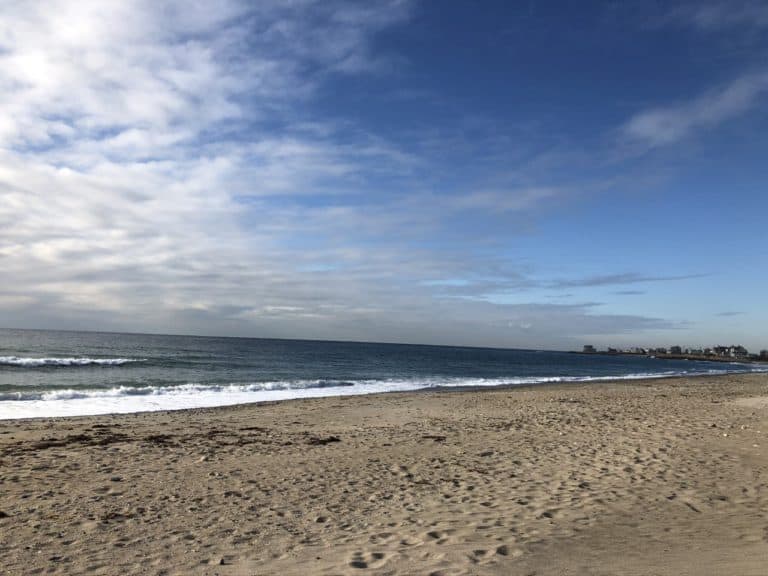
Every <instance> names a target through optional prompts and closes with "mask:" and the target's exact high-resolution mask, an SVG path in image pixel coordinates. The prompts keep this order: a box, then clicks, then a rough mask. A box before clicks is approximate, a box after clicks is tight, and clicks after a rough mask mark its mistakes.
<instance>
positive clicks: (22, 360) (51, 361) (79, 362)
mask: <svg viewBox="0 0 768 576" xmlns="http://www.w3.org/2000/svg"><path fill="white" fill-rule="evenodd" d="M143 361H144V360H142V359H139V358H31V357H24V356H0V366H16V367H21V368H43V367H48V366H52V367H55V366H122V365H123V364H129V363H131V362H143Z"/></svg>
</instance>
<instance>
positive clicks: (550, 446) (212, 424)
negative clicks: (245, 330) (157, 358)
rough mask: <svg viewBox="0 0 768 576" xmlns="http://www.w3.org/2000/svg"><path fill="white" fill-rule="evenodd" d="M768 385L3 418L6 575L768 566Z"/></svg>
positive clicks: (729, 382) (685, 384) (752, 571)
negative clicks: (15, 419)
mask: <svg viewBox="0 0 768 576" xmlns="http://www.w3.org/2000/svg"><path fill="white" fill-rule="evenodd" d="M766 397H768V376H766V375H748V376H727V377H712V378H696V379H674V380H649V381H636V382H623V383H621V382H616V383H607V384H606V383H600V384H588V385H581V384H580V385H573V384H572V385H562V386H548V387H527V388H516V389H497V390H485V391H462V392H434V393H412V394H381V395H376V396H362V397H346V398H323V399H311V400H298V401H289V402H283V403H276V404H261V405H248V406H239V407H231V408H217V409H207V410H195V411H182V412H169V413H151V414H136V415H121V416H98V417H87V418H71V419H50V420H27V421H16V422H10V421H6V422H0V572H2V573H3V574H12V575H15V574H121V575H122V574H158V575H159V574H207V575H214V574H219V575H222V576H225V575H256V574H279V575H281V576H288V575H293V574H296V575H298V574H302V575H303V574H342V575H343V574H425V575H426V574H432V575H441V574H442V575H452V574H504V575H507V574H512V575H515V574H520V575H532V574H536V575H547V574H573V575H608V574H626V575H630V574H632V575H635V574H636V575H643V576H646V575H654V574H659V575H663V574H670V575H671V574H675V575H680V574H691V575H694V574H695V575H707V574H712V575H715V574H716V575H721V574H738V575H741V576H748V575H760V576H764V575H765V574H767V573H768V438H766V437H767V436H768V401H766Z"/></svg>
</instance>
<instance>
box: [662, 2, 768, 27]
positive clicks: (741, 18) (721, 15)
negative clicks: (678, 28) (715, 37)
mask: <svg viewBox="0 0 768 576" xmlns="http://www.w3.org/2000/svg"><path fill="white" fill-rule="evenodd" d="M665 21H666V22H675V23H681V24H688V25H691V26H694V27H696V28H699V29H701V30H704V31H715V30H724V29H729V28H735V27H740V28H765V27H768V5H766V3H765V2H763V1H762V0H728V1H722V0H721V1H717V2H696V3H688V4H683V5H682V6H678V7H676V8H674V9H673V10H671V11H670V12H669V13H668V14H667V17H666V18H665Z"/></svg>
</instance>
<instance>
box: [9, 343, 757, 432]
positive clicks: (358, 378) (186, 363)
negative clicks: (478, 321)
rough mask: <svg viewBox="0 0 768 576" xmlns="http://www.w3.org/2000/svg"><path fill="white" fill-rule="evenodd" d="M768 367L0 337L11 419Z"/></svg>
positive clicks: (484, 352)
mask: <svg viewBox="0 0 768 576" xmlns="http://www.w3.org/2000/svg"><path fill="white" fill-rule="evenodd" d="M765 370H766V367H765V366H762V365H750V364H740V363H713V362H694V361H686V360H665V359H653V358H646V357H640V356H603V355H581V354H571V353H567V352H546V351H533V350H509V349H495V348H468V347H451V346H422V345H405V344H375V343H361V342H321V341H307V340H271V339H260V338H214V337H196V336H161V335H148V334H116V333H96V332H64V331H39V330H0V419H9V418H30V417H51V416H73V415H87V414H109V413H126V412H141V411H153V410H173V409H181V408H201V407H209V406H224V405H231V404H242V403H248V402H261V401H267V400H287V399H291V398H307V397H316V396H342V395H352V394H371V393H375V392H394V391H410V390H422V389H429V388H455V387H468V388H482V387H492V386H503V385H522V384H547V383H555V382H584V381H593V380H597V381H600V380H611V379H637V378H662V377H670V376H691V375H704V374H724V373H733V372H754V371H765Z"/></svg>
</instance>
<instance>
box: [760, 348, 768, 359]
mask: <svg viewBox="0 0 768 576" xmlns="http://www.w3.org/2000/svg"><path fill="white" fill-rule="evenodd" d="M760 360H768V350H760Z"/></svg>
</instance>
